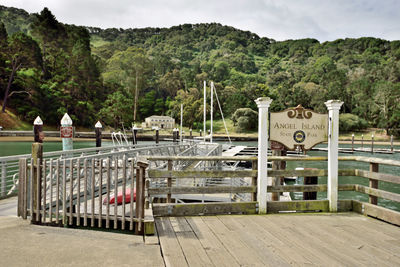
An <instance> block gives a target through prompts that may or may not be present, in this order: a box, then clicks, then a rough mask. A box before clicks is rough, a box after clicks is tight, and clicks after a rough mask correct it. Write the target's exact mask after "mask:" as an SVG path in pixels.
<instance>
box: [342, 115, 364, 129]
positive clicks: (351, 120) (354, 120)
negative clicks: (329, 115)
mask: <svg viewBox="0 0 400 267" xmlns="http://www.w3.org/2000/svg"><path fill="white" fill-rule="evenodd" d="M367 127H368V122H367V121H366V120H364V119H362V118H360V117H358V116H357V115H354V114H350V113H343V114H340V115H339V130H340V131H341V132H350V131H359V130H362V129H365V128H367Z"/></svg>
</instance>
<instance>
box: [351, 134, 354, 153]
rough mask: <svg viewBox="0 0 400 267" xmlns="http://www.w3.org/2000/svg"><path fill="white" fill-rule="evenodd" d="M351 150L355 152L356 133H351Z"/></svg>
mask: <svg viewBox="0 0 400 267" xmlns="http://www.w3.org/2000/svg"><path fill="white" fill-rule="evenodd" d="M351 152H353V153H354V134H352V135H351Z"/></svg>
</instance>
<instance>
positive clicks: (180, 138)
mask: <svg viewBox="0 0 400 267" xmlns="http://www.w3.org/2000/svg"><path fill="white" fill-rule="evenodd" d="M182 121H183V104H181V135H180V136H179V143H180V144H182V138H183V137H182V136H183V132H182Z"/></svg>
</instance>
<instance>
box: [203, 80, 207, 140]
mask: <svg viewBox="0 0 400 267" xmlns="http://www.w3.org/2000/svg"><path fill="white" fill-rule="evenodd" d="M203 98H204V101H203V106H204V123H203V133H204V134H203V135H204V142H206V133H207V131H206V130H207V129H206V119H207V118H206V116H207V114H206V104H207V103H206V98H207V94H206V81H204V93H203Z"/></svg>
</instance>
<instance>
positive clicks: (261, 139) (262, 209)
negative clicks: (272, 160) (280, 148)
mask: <svg viewBox="0 0 400 267" xmlns="http://www.w3.org/2000/svg"><path fill="white" fill-rule="evenodd" d="M255 102H256V104H257V107H258V164H257V170H258V174H257V201H258V213H259V214H265V213H267V185H268V182H267V181H268V166H267V162H268V108H269V106H270V105H271V102H272V99H270V98H269V97H260V98H257V99H256V100H255Z"/></svg>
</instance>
